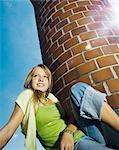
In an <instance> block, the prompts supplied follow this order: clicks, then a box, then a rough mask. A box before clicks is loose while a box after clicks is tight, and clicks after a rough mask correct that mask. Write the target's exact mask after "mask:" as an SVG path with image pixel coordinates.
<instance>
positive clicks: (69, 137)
mask: <svg viewBox="0 0 119 150" xmlns="http://www.w3.org/2000/svg"><path fill="white" fill-rule="evenodd" d="M76 130H77V127H76V126H75V125H73V124H69V125H68V126H67V128H66V129H65V130H64V132H63V135H62V139H61V145H60V147H61V150H65V149H68V150H73V149H74V139H73V133H74V132H75V131H76Z"/></svg>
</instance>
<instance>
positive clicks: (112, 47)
mask: <svg viewBox="0 0 119 150" xmlns="http://www.w3.org/2000/svg"><path fill="white" fill-rule="evenodd" d="M102 50H103V52H104V54H114V53H119V48H118V46H117V45H108V46H103V47H102Z"/></svg>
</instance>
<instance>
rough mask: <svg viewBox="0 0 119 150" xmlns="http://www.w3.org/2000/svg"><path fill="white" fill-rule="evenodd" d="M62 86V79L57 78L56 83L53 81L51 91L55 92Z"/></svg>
mask: <svg viewBox="0 0 119 150" xmlns="http://www.w3.org/2000/svg"><path fill="white" fill-rule="evenodd" d="M62 88H63V79H62V78H61V79H59V80H58V81H57V82H56V83H54V88H53V93H54V94H55V93H57V92H58V91H60V90H61V89H62Z"/></svg>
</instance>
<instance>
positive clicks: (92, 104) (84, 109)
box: [70, 83, 106, 147]
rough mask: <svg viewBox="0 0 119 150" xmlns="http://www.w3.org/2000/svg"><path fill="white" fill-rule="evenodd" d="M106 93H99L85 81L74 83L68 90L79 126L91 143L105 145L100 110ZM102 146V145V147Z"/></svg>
mask: <svg viewBox="0 0 119 150" xmlns="http://www.w3.org/2000/svg"><path fill="white" fill-rule="evenodd" d="M105 97H106V94H104V93H101V92H99V91H97V90H95V89H93V88H92V87H90V86H89V85H87V84H85V83H77V84H75V85H74V86H73V87H72V88H71V91H70V99H71V105H72V109H73V113H74V117H75V119H76V121H77V123H78V125H79V128H80V129H81V130H82V131H83V132H84V133H85V134H86V135H87V136H88V137H89V138H91V139H93V143H95V142H97V143H96V144H98V145H101V146H102V145H103V146H104V145H105V144H106V143H105V140H104V137H103V134H102V128H101V122H100V112H101V108H102V105H103V102H104V100H105ZM103 146H102V147H103Z"/></svg>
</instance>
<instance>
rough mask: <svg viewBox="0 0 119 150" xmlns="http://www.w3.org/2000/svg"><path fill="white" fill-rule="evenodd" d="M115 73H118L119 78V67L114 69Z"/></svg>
mask: <svg viewBox="0 0 119 150" xmlns="http://www.w3.org/2000/svg"><path fill="white" fill-rule="evenodd" d="M113 68H114V71H115V72H116V74H117V76H118V77H119V66H115V67H113Z"/></svg>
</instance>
